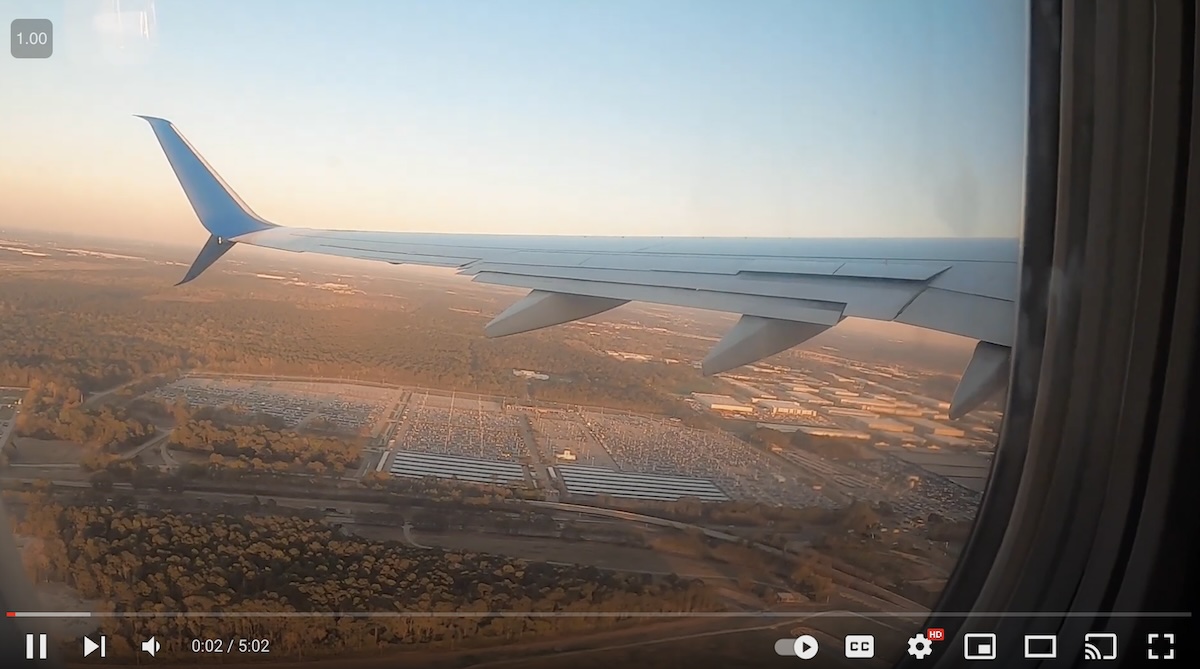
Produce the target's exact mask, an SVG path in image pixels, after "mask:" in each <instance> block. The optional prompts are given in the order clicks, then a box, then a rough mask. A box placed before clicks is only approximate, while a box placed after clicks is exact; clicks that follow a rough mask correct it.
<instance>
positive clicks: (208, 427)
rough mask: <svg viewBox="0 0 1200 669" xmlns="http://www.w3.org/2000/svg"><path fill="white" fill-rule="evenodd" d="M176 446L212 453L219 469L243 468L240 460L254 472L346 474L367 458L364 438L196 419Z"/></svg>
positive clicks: (179, 430) (180, 429) (179, 433)
mask: <svg viewBox="0 0 1200 669" xmlns="http://www.w3.org/2000/svg"><path fill="white" fill-rule="evenodd" d="M170 445H171V446H172V447H175V448H178V449H181V450H184V451H190V452H193V453H201V454H205V455H208V456H209V458H210V462H211V463H212V464H215V465H223V466H239V465H235V464H234V463H235V462H240V463H242V465H241V466H244V467H246V468H249V469H250V470H252V471H268V470H273V471H287V470H289V469H294V470H299V471H306V472H308V473H312V474H325V473H332V474H343V473H345V472H346V470H347V469H350V468H353V467H354V466H355V465H356V464H358V461H359V459H360V458H361V457H362V443H361V440H358V439H347V438H341V437H332V436H323V435H313V434H301V433H299V432H296V431H294V430H286V429H272V428H271V427H267V426H264V425H228V424H225V423H214V422H213V421H211V420H194V419H192V420H188V421H185V422H183V423H181V424H179V425H176V426H175V430H174V431H173V432H172V433H171V440H170ZM231 461H233V462H231ZM276 465H278V467H276Z"/></svg>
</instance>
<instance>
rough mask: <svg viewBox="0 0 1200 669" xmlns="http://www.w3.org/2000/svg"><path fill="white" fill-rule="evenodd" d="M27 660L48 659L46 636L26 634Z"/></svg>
mask: <svg viewBox="0 0 1200 669" xmlns="http://www.w3.org/2000/svg"><path fill="white" fill-rule="evenodd" d="M25 659H26V660H44V659H46V635H45V634H26V635H25Z"/></svg>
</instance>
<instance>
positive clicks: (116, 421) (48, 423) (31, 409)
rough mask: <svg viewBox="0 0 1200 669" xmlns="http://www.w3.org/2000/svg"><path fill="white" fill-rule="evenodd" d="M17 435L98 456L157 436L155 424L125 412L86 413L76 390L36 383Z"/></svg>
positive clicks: (106, 409)
mask: <svg viewBox="0 0 1200 669" xmlns="http://www.w3.org/2000/svg"><path fill="white" fill-rule="evenodd" d="M16 427H17V433H18V434H20V435H21V436H26V437H34V438H38V439H61V440H64V441H71V442H75V443H77V444H82V445H83V446H85V447H88V448H91V449H93V450H94V451H95V452H97V453H113V452H116V451H119V450H121V449H124V448H127V447H129V446H134V445H137V444H140V443H142V442H144V441H145V440H146V439H148V438H150V437H151V436H153V435H154V432H155V428H154V425H153V423H151V422H150V421H148V420H144V419H141V418H138V417H135V416H132V415H130V414H129V413H128V412H127V411H125V410H123V409H115V408H112V407H104V408H101V409H85V408H83V406H82V403H81V396H80V394H79V391H78V389H77V388H74V387H72V386H62V385H60V384H59V383H58V382H55V381H49V382H45V383H43V382H42V381H40V380H38V379H33V380H32V381H31V383H30V388H29V390H28V392H26V394H25V397H24V399H23V402H22V405H21V411H20V413H19V414H18V416H17V425H16Z"/></svg>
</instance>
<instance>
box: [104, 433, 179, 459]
mask: <svg viewBox="0 0 1200 669" xmlns="http://www.w3.org/2000/svg"><path fill="white" fill-rule="evenodd" d="M155 430H156V432H157V434H155V435H154V436H153V437H151V438H149V439H147V440H146V441H145V442H143V443H142V445H140V446H137V447H134V448H132V449H130V450H128V451H125V452H124V453H122V454H120V455H119V456H117V459H118V460H132V459H134V458H136V457H137V456H139V455H141V454H142V452H143V451H146V450H149V449H151V448H153V447H155V446H160V447H161V448H162V453H163V458H164V459H166V457H167V438H168V437H170V436H171V430H166V431H163V429H162V428H158V427H156V428H155ZM167 463H168V464H172V461H171V460H167Z"/></svg>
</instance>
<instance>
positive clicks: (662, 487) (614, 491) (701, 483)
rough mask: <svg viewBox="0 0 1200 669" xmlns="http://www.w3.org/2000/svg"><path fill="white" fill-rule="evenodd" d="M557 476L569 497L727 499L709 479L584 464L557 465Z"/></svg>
mask: <svg viewBox="0 0 1200 669" xmlns="http://www.w3.org/2000/svg"><path fill="white" fill-rule="evenodd" d="M557 469H558V474H559V476H560V477H562V480H563V483H564V484H565V485H566V487H567V492H568V493H569V494H572V495H608V496H610V497H624V498H627V499H652V500H662V501H673V500H677V499H682V498H684V497H693V498H696V499H699V500H703V501H706V502H723V501H725V500H728V499H729V496H728V495H726V494H725V493H724V492H723V491H722V490H721V489H720V488H718V487H717V485H716V484H715V483H713V482H712V481H709V480H708V479H696V478H685V477H682V476H663V475H661V474H635V473H631V472H619V471H615V470H612V469H604V468H602V467H588V466H586V465H558V466H557Z"/></svg>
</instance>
